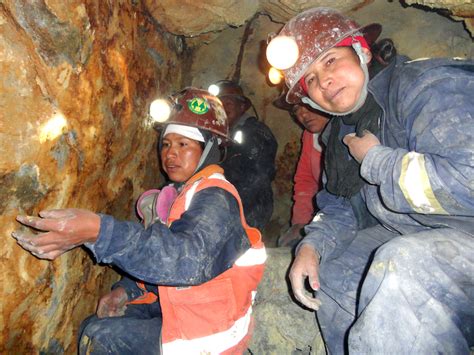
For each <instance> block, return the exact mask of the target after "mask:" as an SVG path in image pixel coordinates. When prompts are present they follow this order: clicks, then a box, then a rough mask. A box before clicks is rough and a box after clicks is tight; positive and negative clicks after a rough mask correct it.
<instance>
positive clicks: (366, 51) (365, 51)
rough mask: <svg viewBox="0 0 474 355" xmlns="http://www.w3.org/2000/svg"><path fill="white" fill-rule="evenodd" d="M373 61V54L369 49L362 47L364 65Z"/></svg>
mask: <svg viewBox="0 0 474 355" xmlns="http://www.w3.org/2000/svg"><path fill="white" fill-rule="evenodd" d="M371 60H372V52H371V51H370V50H369V49H367V48H365V47H362V61H363V63H362V64H369V63H370V61H371Z"/></svg>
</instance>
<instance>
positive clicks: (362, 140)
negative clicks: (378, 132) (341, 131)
mask: <svg viewBox="0 0 474 355" xmlns="http://www.w3.org/2000/svg"><path fill="white" fill-rule="evenodd" d="M342 141H343V142H344V144H345V145H347V147H348V148H349V152H350V153H351V155H352V156H353V157H354V159H355V160H357V162H358V163H359V164H361V163H362V161H363V160H364V158H365V156H366V155H367V153H368V152H369V150H370V149H372V148H373V147H375V146H377V145H380V141H379V139H378V138H377V137H376V136H375V135H374V134H372V133H370V132H369V131H367V130H365V131H364V135H363V136H362V137H357V136H356V134H355V133H350V134H347V135H346V136H345V137H344V138H343V139H342Z"/></svg>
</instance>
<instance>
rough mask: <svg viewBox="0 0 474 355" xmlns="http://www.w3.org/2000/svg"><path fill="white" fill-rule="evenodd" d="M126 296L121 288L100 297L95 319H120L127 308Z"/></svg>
mask: <svg viewBox="0 0 474 355" xmlns="http://www.w3.org/2000/svg"><path fill="white" fill-rule="evenodd" d="M127 301H128V296H127V292H126V291H125V289H124V288H123V287H121V286H119V287H117V288H115V289H113V290H112V291H110V292H109V293H107V294H106V295H104V296H102V297H101V298H100V300H99V305H98V306H97V312H96V314H97V317H99V318H105V317H120V316H123V315H124V314H125V309H126V308H127Z"/></svg>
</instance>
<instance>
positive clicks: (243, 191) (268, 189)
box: [221, 113, 278, 230]
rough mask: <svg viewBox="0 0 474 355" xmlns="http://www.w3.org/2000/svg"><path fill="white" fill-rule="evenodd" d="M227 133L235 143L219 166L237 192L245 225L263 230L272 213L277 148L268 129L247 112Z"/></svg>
mask: <svg viewBox="0 0 474 355" xmlns="http://www.w3.org/2000/svg"><path fill="white" fill-rule="evenodd" d="M230 134H231V137H232V138H233V139H234V140H235V143H234V144H232V145H231V146H230V147H228V149H227V156H226V159H225V160H224V161H223V162H222V164H221V166H222V167H223V169H224V172H225V176H226V178H227V179H228V180H229V181H230V182H231V183H232V184H233V185H234V186H235V187H236V188H237V191H238V192H239V195H240V197H241V199H242V202H243V204H244V211H245V217H246V219H247V223H248V224H249V225H251V226H252V227H256V228H259V229H260V230H262V229H263V228H264V227H265V225H266V224H267V223H268V221H269V220H270V218H271V216H272V212H273V192H272V181H273V179H274V178H275V156H276V151H277V146H278V145H277V142H276V139H275V137H274V136H273V133H272V132H271V131H270V128H268V127H267V126H266V125H265V124H264V123H263V122H260V121H259V120H257V118H255V117H252V116H250V115H248V114H247V113H245V114H244V115H242V117H240V118H239V120H238V122H237V123H236V124H235V125H234V126H233V127H232V128H231V131H230Z"/></svg>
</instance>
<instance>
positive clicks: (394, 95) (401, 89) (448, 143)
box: [302, 57, 474, 260]
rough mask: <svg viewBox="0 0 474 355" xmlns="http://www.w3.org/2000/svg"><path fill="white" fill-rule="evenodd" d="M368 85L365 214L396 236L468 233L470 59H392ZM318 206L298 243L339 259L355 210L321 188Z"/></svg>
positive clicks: (473, 66) (472, 220) (472, 147)
mask: <svg viewBox="0 0 474 355" xmlns="http://www.w3.org/2000/svg"><path fill="white" fill-rule="evenodd" d="M369 91H370V92H371V93H372V94H373V95H374V97H375V100H376V101H377V103H378V104H379V105H380V106H381V108H382V115H381V117H380V121H379V122H380V132H379V134H378V138H379V140H380V142H381V145H379V146H376V147H374V148H372V149H370V151H369V152H368V153H367V155H366V157H365V158H364V160H363V162H362V164H361V168H360V174H361V176H362V177H363V178H364V179H365V180H366V181H367V184H366V185H365V186H364V187H363V188H362V190H361V193H362V197H363V200H364V201H365V204H366V205H367V208H368V209H369V211H370V212H371V214H372V215H373V216H375V217H376V219H377V220H378V222H379V223H380V224H382V225H384V226H385V227H386V228H388V229H390V230H392V231H396V232H398V233H400V234H410V233H416V232H419V231H422V230H427V229H431V228H438V227H450V228H455V229H458V230H462V231H464V232H466V233H469V234H471V235H473V236H474V119H473V115H474V63H473V62H471V61H466V60H454V59H431V60H419V61H411V62H405V58H404V57H398V58H397V59H396V60H395V61H393V62H392V63H391V64H390V65H389V66H388V67H387V68H386V69H384V70H383V71H382V72H380V73H379V74H378V75H377V76H376V77H375V78H373V79H372V80H371V81H370V83H369ZM336 119H337V118H336ZM347 129H348V127H347V126H346V127H342V128H341V135H340V139H342V137H343V136H344V135H345V134H347V133H350V132H349V131H348V130H347ZM344 130H346V131H345V132H344ZM341 159H349V155H348V154H347V155H346V157H341ZM317 204H318V207H319V208H320V212H319V213H318V214H317V215H316V216H315V218H314V220H313V222H312V223H311V224H310V225H309V226H308V227H306V232H307V233H308V236H307V237H306V238H305V239H304V240H303V242H302V243H305V244H306V243H309V244H311V245H313V246H314V247H315V248H316V250H318V252H319V253H320V256H321V259H322V260H324V259H327V258H332V257H337V256H338V255H339V254H340V253H341V252H342V251H343V250H344V249H345V248H346V247H347V246H348V244H349V243H350V242H351V241H352V239H353V238H354V236H355V234H356V232H357V229H358V228H357V221H356V218H355V217H354V210H353V208H352V206H351V203H350V201H349V200H347V199H345V198H342V197H336V196H334V195H332V194H330V193H329V192H328V191H327V190H323V191H321V192H320V193H318V195H317Z"/></svg>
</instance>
